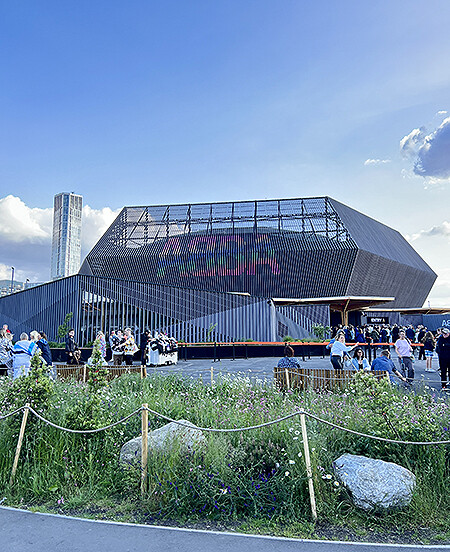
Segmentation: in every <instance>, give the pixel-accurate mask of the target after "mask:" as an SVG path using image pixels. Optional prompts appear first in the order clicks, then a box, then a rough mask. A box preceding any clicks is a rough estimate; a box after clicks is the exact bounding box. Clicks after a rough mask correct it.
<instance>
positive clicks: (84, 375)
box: [83, 364, 87, 383]
mask: <svg viewBox="0 0 450 552" xmlns="http://www.w3.org/2000/svg"><path fill="white" fill-rule="evenodd" d="M86 380H87V366H86V364H85V365H84V366H83V383H86Z"/></svg>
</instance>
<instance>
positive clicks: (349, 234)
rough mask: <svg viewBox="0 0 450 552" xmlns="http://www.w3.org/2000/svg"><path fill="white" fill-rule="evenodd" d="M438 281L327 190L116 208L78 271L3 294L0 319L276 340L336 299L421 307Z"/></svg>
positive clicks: (86, 332) (14, 325)
mask: <svg viewBox="0 0 450 552" xmlns="http://www.w3.org/2000/svg"><path fill="white" fill-rule="evenodd" d="M435 279H436V274H435V273H434V272H433V271H432V270H431V268H430V267H429V266H428V265H427V264H426V263H425V261H424V260H423V259H422V258H421V257H420V256H419V255H418V254H417V253H416V251H415V250H414V249H413V248H412V247H411V245H410V244H409V243H408V242H407V241H406V240H405V239H404V238H403V237H402V236H401V234H400V233H399V232H397V231H395V230H393V229H392V228H389V227H388V226H386V225H384V224H381V223H380V222H377V221H376V220H374V219H372V218H370V217H368V216H366V215H364V214H362V213H360V212H358V211H356V210H354V209H352V208H350V207H347V206H346V205H343V204H342V203H340V202H338V201H336V200H334V199H332V198H329V197H316V198H304V199H302V198H297V199H276V200H264V201H259V200H258V201H238V202H227V203H199V204H186V205H155V206H144V207H124V208H123V209H122V211H121V212H120V214H119V215H118V216H117V218H116V220H115V221H114V222H113V224H112V225H111V226H110V228H109V229H108V230H107V231H106V232H105V234H104V235H103V236H102V237H101V238H100V240H99V241H98V243H97V244H96V245H95V246H94V247H93V249H92V250H91V251H90V253H89V254H88V255H87V257H86V258H85V260H84V262H83V264H82V266H81V269H80V271H79V273H78V274H76V275H73V276H69V277H67V278H61V279H59V280H55V281H52V282H49V283H46V284H42V285H40V286H36V287H33V288H29V289H26V290H23V291H21V292H18V293H14V294H12V295H8V296H5V297H3V298H1V299H0V320H1V321H2V323H7V324H8V325H9V327H10V328H11V330H12V331H13V332H14V333H15V334H16V335H18V334H20V332H22V331H26V332H29V331H30V330H31V329H43V330H45V331H46V332H47V335H48V337H49V339H51V340H55V339H56V334H57V329H58V326H59V325H60V324H62V322H63V321H64V317H65V315H66V314H67V313H73V318H72V320H71V324H72V326H73V327H74V329H75V332H76V336H77V339H78V341H79V342H80V343H81V344H86V343H88V342H90V341H92V340H93V339H94V338H95V335H96V332H97V331H98V330H102V331H103V332H105V334H108V333H109V332H110V331H111V330H113V329H118V328H124V327H127V326H129V327H131V328H132V329H133V330H134V331H135V333H140V332H142V331H143V330H144V329H145V328H149V329H150V330H158V331H164V332H167V333H168V334H171V335H173V336H174V337H175V338H176V339H178V340H183V341H186V342H188V343H189V342H190V343H194V342H202V341H222V342H223V341H227V342H228V341H237V340H245V339H252V340H255V341H280V340H281V339H282V338H283V337H284V336H285V335H290V336H292V337H294V338H304V337H308V336H310V335H311V334H312V329H313V327H314V326H315V325H316V324H323V325H329V324H330V305H332V304H333V303H335V302H336V300H337V299H339V298H344V299H345V298H352V299H354V300H355V299H358V298H361V300H363V299H364V298H366V299H367V300H369V299H370V298H373V299H377V301H375V302H374V303H373V304H378V305H380V307H379V310H380V311H382V310H383V308H396V307H401V308H407V307H417V306H421V305H422V304H423V302H424V301H425V299H426V297H427V295H428V293H429V292H430V289H431V287H432V285H433V283H434V281H435ZM328 298H329V299H328ZM383 298H385V299H383ZM383 301H384V303H383ZM361 304H366V303H364V301H362V303H361ZM367 304H370V302H369V303H367Z"/></svg>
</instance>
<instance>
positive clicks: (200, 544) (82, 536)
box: [0, 507, 450, 552]
mask: <svg viewBox="0 0 450 552" xmlns="http://www.w3.org/2000/svg"><path fill="white" fill-rule="evenodd" d="M355 548H356V550H357V551H358V552H394V551H396V552H398V551H399V550H401V551H404V552H409V551H411V552H412V551H417V550H422V551H425V552H426V551H428V550H430V551H431V550H443V549H450V547H449V546H414V545H379V544H366V543H342V542H341V543H340V542H334V541H312V540H301V539H283V538H276V537H263V536H252V535H243V534H238V533H236V534H233V533H219V532H214V531H211V532H208V531H196V530H190V529H173V528H167V527H155V526H145V525H132V524H122V523H113V522H103V521H91V520H82V519H76V518H71V517H64V516H57V515H51V514H37V513H32V512H29V511H25V510H13V509H11V508H1V507H0V550H1V551H2V552H28V551H30V552H49V551H50V550H56V551H59V550H61V551H64V552H103V551H107V552H147V551H158V552H211V551H214V552H228V551H235V550H237V551H239V552H294V551H295V552H346V551H348V550H350V549H351V550H355Z"/></svg>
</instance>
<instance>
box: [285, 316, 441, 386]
mask: <svg viewBox="0 0 450 552" xmlns="http://www.w3.org/2000/svg"><path fill="white" fill-rule="evenodd" d="M332 335H333V337H332V339H331V340H330V342H329V343H328V345H327V348H328V349H329V351H330V362H331V365H332V367H333V368H334V370H336V371H337V372H338V371H340V370H345V369H348V370H355V371H356V370H366V371H371V370H382V371H385V372H388V374H389V378H390V379H391V381H393V382H398V381H402V382H404V383H406V384H411V383H412V381H413V380H414V359H415V357H414V347H413V344H415V345H416V347H415V348H416V349H418V360H421V359H423V360H426V368H425V371H427V372H434V371H435V370H434V369H433V364H432V362H433V358H434V356H435V354H436V356H437V357H438V360H439V370H440V373H441V386H442V388H443V389H446V390H450V328H448V327H443V328H438V329H437V331H436V332H431V331H429V330H428V329H427V328H426V327H425V326H423V325H419V326H417V327H416V328H414V327H413V326H412V325H409V326H407V327H403V326H399V325H397V324H395V325H393V326H390V325H388V324H383V325H381V326H374V325H366V326H362V327H355V326H351V325H349V326H336V327H334V328H333V330H332ZM347 343H350V345H347ZM378 343H379V344H380V347H383V349H382V351H381V354H380V356H378V357H376V358H375V359H374V360H373V361H372V363H371V364H370V363H369V361H368V360H367V358H366V357H365V352H364V349H363V348H362V344H371V345H375V344H378ZM391 346H393V347H394V349H395V352H396V354H397V357H398V365H399V366H398V368H397V367H396V366H395V364H394V362H393V361H392V359H391V351H390V347H391ZM278 367H281V368H297V367H300V362H299V361H298V359H297V358H296V357H295V356H294V350H293V348H292V347H290V346H289V345H288V346H286V347H285V349H284V357H283V358H282V359H281V360H280V361H279V362H278Z"/></svg>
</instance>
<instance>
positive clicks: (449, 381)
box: [436, 328, 450, 389]
mask: <svg viewBox="0 0 450 552" xmlns="http://www.w3.org/2000/svg"><path fill="white" fill-rule="evenodd" d="M436 352H437V354H438V358H439V368H440V370H441V385H442V389H444V388H446V389H450V329H449V328H442V331H441V335H440V336H439V338H438V340H437V342H436Z"/></svg>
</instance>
